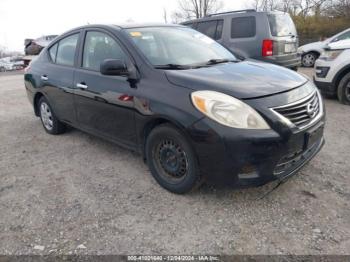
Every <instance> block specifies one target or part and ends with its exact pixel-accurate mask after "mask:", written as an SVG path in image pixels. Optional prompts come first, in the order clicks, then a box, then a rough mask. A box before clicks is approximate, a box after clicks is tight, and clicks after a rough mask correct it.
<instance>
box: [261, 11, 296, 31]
mask: <svg viewBox="0 0 350 262" xmlns="http://www.w3.org/2000/svg"><path fill="white" fill-rule="evenodd" d="M267 17H268V19H269V24H270V29H271V34H272V35H273V36H288V35H293V36H296V35H297V30H296V29H295V25H294V22H293V20H292V18H290V16H289V14H268V15H267Z"/></svg>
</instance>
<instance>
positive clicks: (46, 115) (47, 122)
mask: <svg viewBox="0 0 350 262" xmlns="http://www.w3.org/2000/svg"><path fill="white" fill-rule="evenodd" d="M40 116H41V120H42V121H43V124H44V126H45V128H46V129H48V130H51V129H52V127H53V119H52V113H51V110H50V107H49V106H48V105H47V104H46V103H45V102H43V103H41V106H40Z"/></svg>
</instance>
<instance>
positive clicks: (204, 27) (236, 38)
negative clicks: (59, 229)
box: [182, 9, 301, 69]
mask: <svg viewBox="0 0 350 262" xmlns="http://www.w3.org/2000/svg"><path fill="white" fill-rule="evenodd" d="M182 24H183V25H187V26H190V27H192V28H194V29H196V30H198V31H199V32H202V33H203V34H206V35H207V36H209V37H211V38H213V39H215V40H216V41H218V42H219V43H220V44H222V45H224V46H225V47H227V48H228V49H230V50H231V51H232V52H234V53H235V54H238V55H240V56H242V57H249V58H253V59H258V60H261V61H265V62H269V63H273V64H277V65H280V66H285V67H288V68H291V69H296V68H297V67H298V66H300V64H301V60H300V55H298V54H297V49H298V44H299V43H298V42H299V41H298V35H297V31H296V29H295V25H294V22H293V20H292V19H291V18H290V16H289V14H288V13H282V12H256V11H255V10H251V9H248V10H240V11H232V12H225V13H218V14H213V15H209V16H207V17H205V18H202V19H197V20H192V21H187V22H184V23H182Z"/></svg>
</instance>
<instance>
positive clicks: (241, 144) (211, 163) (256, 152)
mask: <svg viewBox="0 0 350 262" xmlns="http://www.w3.org/2000/svg"><path fill="white" fill-rule="evenodd" d="M323 127H324V116H323V117H322V118H321V119H320V120H319V121H318V122H317V123H315V124H314V125H313V126H311V127H309V128H307V129H305V130H301V131H298V132H293V133H291V134H289V135H286V136H284V135H281V134H279V133H277V132H275V131H273V130H243V129H232V128H227V127H223V126H221V125H219V124H217V123H215V122H214V121H212V120H210V119H206V118H205V119H202V120H201V121H199V122H197V123H196V124H195V125H194V126H192V130H191V132H190V133H191V137H192V139H193V141H194V147H195V150H196V153H197V156H198V161H199V166H200V168H201V173H202V174H203V175H204V177H205V178H206V180H207V181H208V182H209V183H211V184H224V185H230V186H233V187H238V188H241V187H252V186H260V185H264V184H266V183H268V182H270V181H273V180H282V179H284V178H286V177H288V176H291V175H294V174H295V173H296V172H297V171H298V170H299V169H300V168H302V167H303V166H304V165H305V164H306V163H307V162H309V161H310V160H311V159H312V158H313V157H314V156H315V155H316V154H317V153H318V152H319V151H320V150H321V148H322V147H323V145H324V143H325V141H324V137H323ZM315 129H316V130H320V132H319V135H318V139H317V140H316V141H313V143H312V144H310V145H307V144H306V136H307V134H308V133H309V132H310V131H311V130H315ZM214 130H215V131H214Z"/></svg>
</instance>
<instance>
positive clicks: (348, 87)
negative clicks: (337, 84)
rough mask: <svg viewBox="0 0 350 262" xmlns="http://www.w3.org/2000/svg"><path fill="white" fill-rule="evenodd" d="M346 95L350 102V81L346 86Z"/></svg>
mask: <svg viewBox="0 0 350 262" xmlns="http://www.w3.org/2000/svg"><path fill="white" fill-rule="evenodd" d="M345 97H346V99H347V100H348V101H349V102H350V81H349V82H348V84H347V85H346V86H345Z"/></svg>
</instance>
